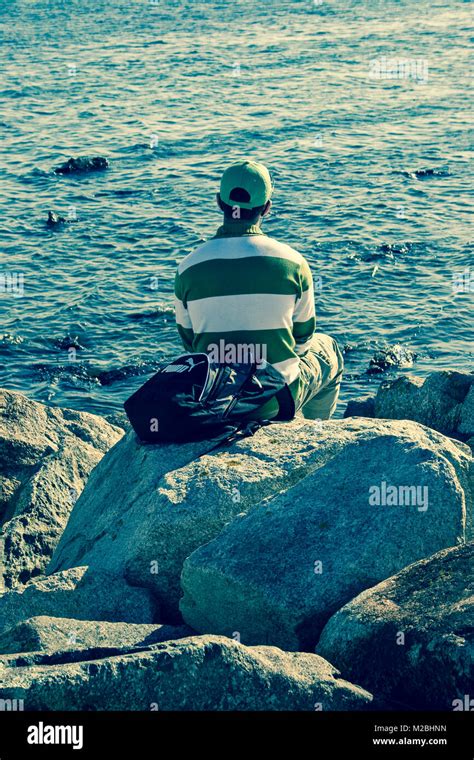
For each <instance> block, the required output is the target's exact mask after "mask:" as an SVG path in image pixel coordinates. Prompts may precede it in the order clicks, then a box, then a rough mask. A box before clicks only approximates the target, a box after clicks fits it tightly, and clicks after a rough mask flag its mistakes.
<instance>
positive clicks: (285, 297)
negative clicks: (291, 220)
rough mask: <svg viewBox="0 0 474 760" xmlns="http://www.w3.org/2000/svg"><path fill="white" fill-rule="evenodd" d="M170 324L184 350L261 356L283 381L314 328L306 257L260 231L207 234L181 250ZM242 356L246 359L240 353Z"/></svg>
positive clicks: (290, 378)
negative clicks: (195, 245)
mask: <svg viewBox="0 0 474 760" xmlns="http://www.w3.org/2000/svg"><path fill="white" fill-rule="evenodd" d="M175 294H176V315H177V322H178V329H179V332H180V334H181V337H182V339H183V342H184V345H185V346H186V348H187V349H188V350H189V351H195V352H198V351H203V352H209V353H210V354H214V353H215V352H217V353H215V355H214V358H215V359H216V360H218V361H222V362H225V361H245V360H248V358H249V353H250V354H251V353H253V355H254V356H255V358H256V360H257V361H259V360H261V359H266V360H267V361H268V362H270V363H271V364H273V365H274V366H275V367H276V369H278V370H279V371H280V372H281V373H282V375H283V376H284V377H285V379H286V382H287V383H288V384H291V383H293V382H294V381H295V380H296V379H297V378H298V375H299V358H298V357H299V355H302V354H304V353H305V352H306V350H307V349H308V347H309V344H310V341H311V338H312V335H313V333H314V329H315V311H314V295H313V284H312V277H311V272H310V270H309V267H308V264H307V262H306V261H305V259H304V258H303V256H301V254H299V253H298V252H297V251H295V250H294V249H293V248H291V247H290V246H288V245H285V244H284V243H280V242H278V241H276V240H274V239H272V238H269V237H267V236H266V235H264V234H262V233H261V232H256V233H250V234H244V235H237V236H228V235H226V234H222V236H221V235H220V234H219V233H218V234H217V236H216V237H215V238H213V239H212V240H209V241H208V242H206V243H204V244H203V245H201V246H200V247H199V248H197V249H196V250H195V251H194V252H193V253H191V254H189V256H187V257H186V258H185V259H184V260H183V261H182V262H181V264H180V265H179V267H178V272H177V275H176V285H175ZM246 356H247V359H246Z"/></svg>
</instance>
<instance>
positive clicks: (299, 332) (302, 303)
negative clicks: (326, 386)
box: [293, 259, 316, 356]
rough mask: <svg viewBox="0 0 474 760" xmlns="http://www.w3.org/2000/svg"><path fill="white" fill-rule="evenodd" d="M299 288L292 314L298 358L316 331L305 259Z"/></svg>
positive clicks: (312, 289) (312, 297)
mask: <svg viewBox="0 0 474 760" xmlns="http://www.w3.org/2000/svg"><path fill="white" fill-rule="evenodd" d="M300 287H301V291H300V295H299V297H298V298H297V299H296V304H295V310H294V312H293V337H294V339H295V341H296V346H295V352H296V353H297V354H298V356H304V355H305V353H306V352H307V351H308V349H309V347H310V345H311V340H312V338H313V334H314V331H315V329H316V310H315V306H314V286H313V276H312V274H311V270H310V268H309V265H308V262H307V261H306V259H303V262H302V264H301V270H300Z"/></svg>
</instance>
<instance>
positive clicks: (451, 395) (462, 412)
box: [344, 370, 474, 440]
mask: <svg viewBox="0 0 474 760" xmlns="http://www.w3.org/2000/svg"><path fill="white" fill-rule="evenodd" d="M371 407H373V409H371ZM365 410H370V411H369V413H366V411H365ZM358 414H364V415H365V416H371V417H372V416H373V417H379V418H382V419H397V420H401V419H407V420H415V421H416V422H421V423H422V424H423V425H427V426H429V427H431V428H433V429H434V430H438V431H439V432H441V433H444V434H445V435H450V436H454V437H455V438H459V439H460V440H468V439H469V438H471V437H472V436H474V374H469V373H466V372H456V371H454V370H446V371H442V372H433V373H432V374H431V375H428V377H427V378H426V379H425V380H423V379H422V378H419V377H415V376H411V375H406V376H402V377H399V378H397V379H396V380H390V381H388V382H385V383H382V384H381V385H380V386H379V388H378V391H377V394H376V396H375V397H374V398H372V400H370V399H367V398H364V399H360V400H353V401H351V402H350V403H349V404H348V407H347V409H346V411H345V413H344V416H345V417H351V416H356V415H358Z"/></svg>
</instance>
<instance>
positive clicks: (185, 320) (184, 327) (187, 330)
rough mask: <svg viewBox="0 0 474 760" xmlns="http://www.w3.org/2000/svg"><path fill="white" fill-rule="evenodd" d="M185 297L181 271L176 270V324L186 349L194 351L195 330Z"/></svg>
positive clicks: (190, 351)
mask: <svg viewBox="0 0 474 760" xmlns="http://www.w3.org/2000/svg"><path fill="white" fill-rule="evenodd" d="M183 298H184V294H183V292H182V287H181V280H180V276H179V272H176V277H175V280H174V311H175V314H176V326H177V328H178V333H179V337H180V338H181V343H182V344H183V346H184V348H185V349H186V351H188V352H189V353H192V351H193V340H194V332H193V326H192V324H191V319H190V317H189V313H188V309H187V306H186V305H185V302H184V300H183Z"/></svg>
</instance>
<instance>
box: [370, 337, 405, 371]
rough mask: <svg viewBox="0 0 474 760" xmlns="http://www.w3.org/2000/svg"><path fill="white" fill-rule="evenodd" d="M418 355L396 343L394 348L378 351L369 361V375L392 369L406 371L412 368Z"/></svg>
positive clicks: (388, 347) (387, 347)
mask: <svg viewBox="0 0 474 760" xmlns="http://www.w3.org/2000/svg"><path fill="white" fill-rule="evenodd" d="M417 357H418V354H416V353H415V352H414V351H411V350H410V349H409V348H406V347H405V346H402V345H401V344H400V343H395V344H394V345H393V346H386V347H384V348H381V349H379V350H378V351H376V352H375V353H374V355H373V357H372V358H371V360H370V361H369V367H368V369H367V373H368V374H369V375H376V374H379V373H381V372H386V371H387V370H391V369H405V368H407V367H412V366H413V364H414V362H415V361H416V359H417Z"/></svg>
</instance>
